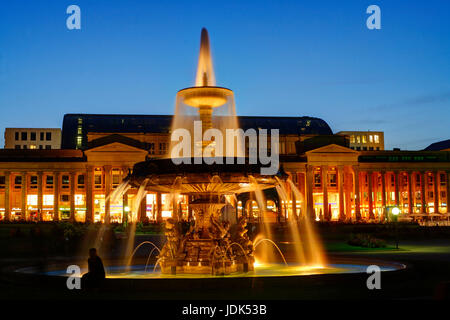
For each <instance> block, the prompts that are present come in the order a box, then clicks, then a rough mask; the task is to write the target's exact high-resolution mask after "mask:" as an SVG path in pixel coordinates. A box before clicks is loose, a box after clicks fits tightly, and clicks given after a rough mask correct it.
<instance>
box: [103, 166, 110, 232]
mask: <svg viewBox="0 0 450 320" xmlns="http://www.w3.org/2000/svg"><path fill="white" fill-rule="evenodd" d="M103 172H104V173H105V223H106V224H108V223H110V221H111V216H110V213H111V210H110V209H111V208H110V200H109V199H108V200H106V198H107V197H108V195H109V194H110V193H111V166H104V167H103Z"/></svg>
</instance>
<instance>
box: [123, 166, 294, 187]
mask: <svg viewBox="0 0 450 320" xmlns="http://www.w3.org/2000/svg"><path fill="white" fill-rule="evenodd" d="M231 159H232V160H233V164H227V163H226V159H225V158H224V159H223V164H217V163H214V164H208V161H207V160H206V161H205V159H200V161H199V162H201V163H196V162H197V160H198V159H197V160H196V158H187V159H186V158H183V159H178V160H179V161H180V162H181V161H182V162H183V163H181V164H175V163H174V162H173V161H172V159H152V160H147V161H143V162H139V163H137V164H135V165H134V167H133V171H132V173H131V174H130V175H129V176H128V177H127V178H126V180H128V181H129V183H130V184H131V185H133V186H134V187H136V188H139V186H140V185H141V184H142V183H143V182H144V180H145V179H148V182H147V185H146V189H147V190H149V191H153V192H162V193H173V192H176V193H180V194H199V193H219V194H236V193H244V192H253V191H255V190H256V189H260V190H263V189H268V188H273V187H274V186H275V185H277V184H278V182H277V180H276V177H278V178H282V179H285V178H286V177H287V175H286V173H285V172H284V171H283V170H282V168H281V169H280V170H279V172H278V174H277V175H274V176H267V175H261V167H262V165H261V164H251V163H249V159H248V158H238V157H234V158H231ZM189 163H190V164H189ZM249 176H252V177H253V178H254V179H255V180H256V182H257V184H258V185H256V184H255V183H251V181H250V178H249ZM176 179H179V181H178V182H177V183H175V182H176Z"/></svg>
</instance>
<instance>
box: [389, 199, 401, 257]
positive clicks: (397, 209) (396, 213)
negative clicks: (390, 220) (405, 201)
mask: <svg viewBox="0 0 450 320" xmlns="http://www.w3.org/2000/svg"><path fill="white" fill-rule="evenodd" d="M391 212H392V214H393V215H394V217H395V220H394V226H395V248H396V249H397V250H398V226H397V223H398V215H399V213H400V209H399V208H398V207H394V208H392V211H391Z"/></svg>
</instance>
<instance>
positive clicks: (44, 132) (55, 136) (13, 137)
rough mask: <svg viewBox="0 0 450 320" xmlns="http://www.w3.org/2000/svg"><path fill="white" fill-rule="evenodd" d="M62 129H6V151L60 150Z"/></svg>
mask: <svg viewBox="0 0 450 320" xmlns="http://www.w3.org/2000/svg"><path fill="white" fill-rule="evenodd" d="M60 148H61V129H60V128H6V129H5V149H41V150H42V149H46V150H48V149H60Z"/></svg>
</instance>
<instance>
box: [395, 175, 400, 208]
mask: <svg viewBox="0 0 450 320" xmlns="http://www.w3.org/2000/svg"><path fill="white" fill-rule="evenodd" d="M394 178H395V206H396V207H397V208H400V191H399V180H400V172H399V171H394Z"/></svg>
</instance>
